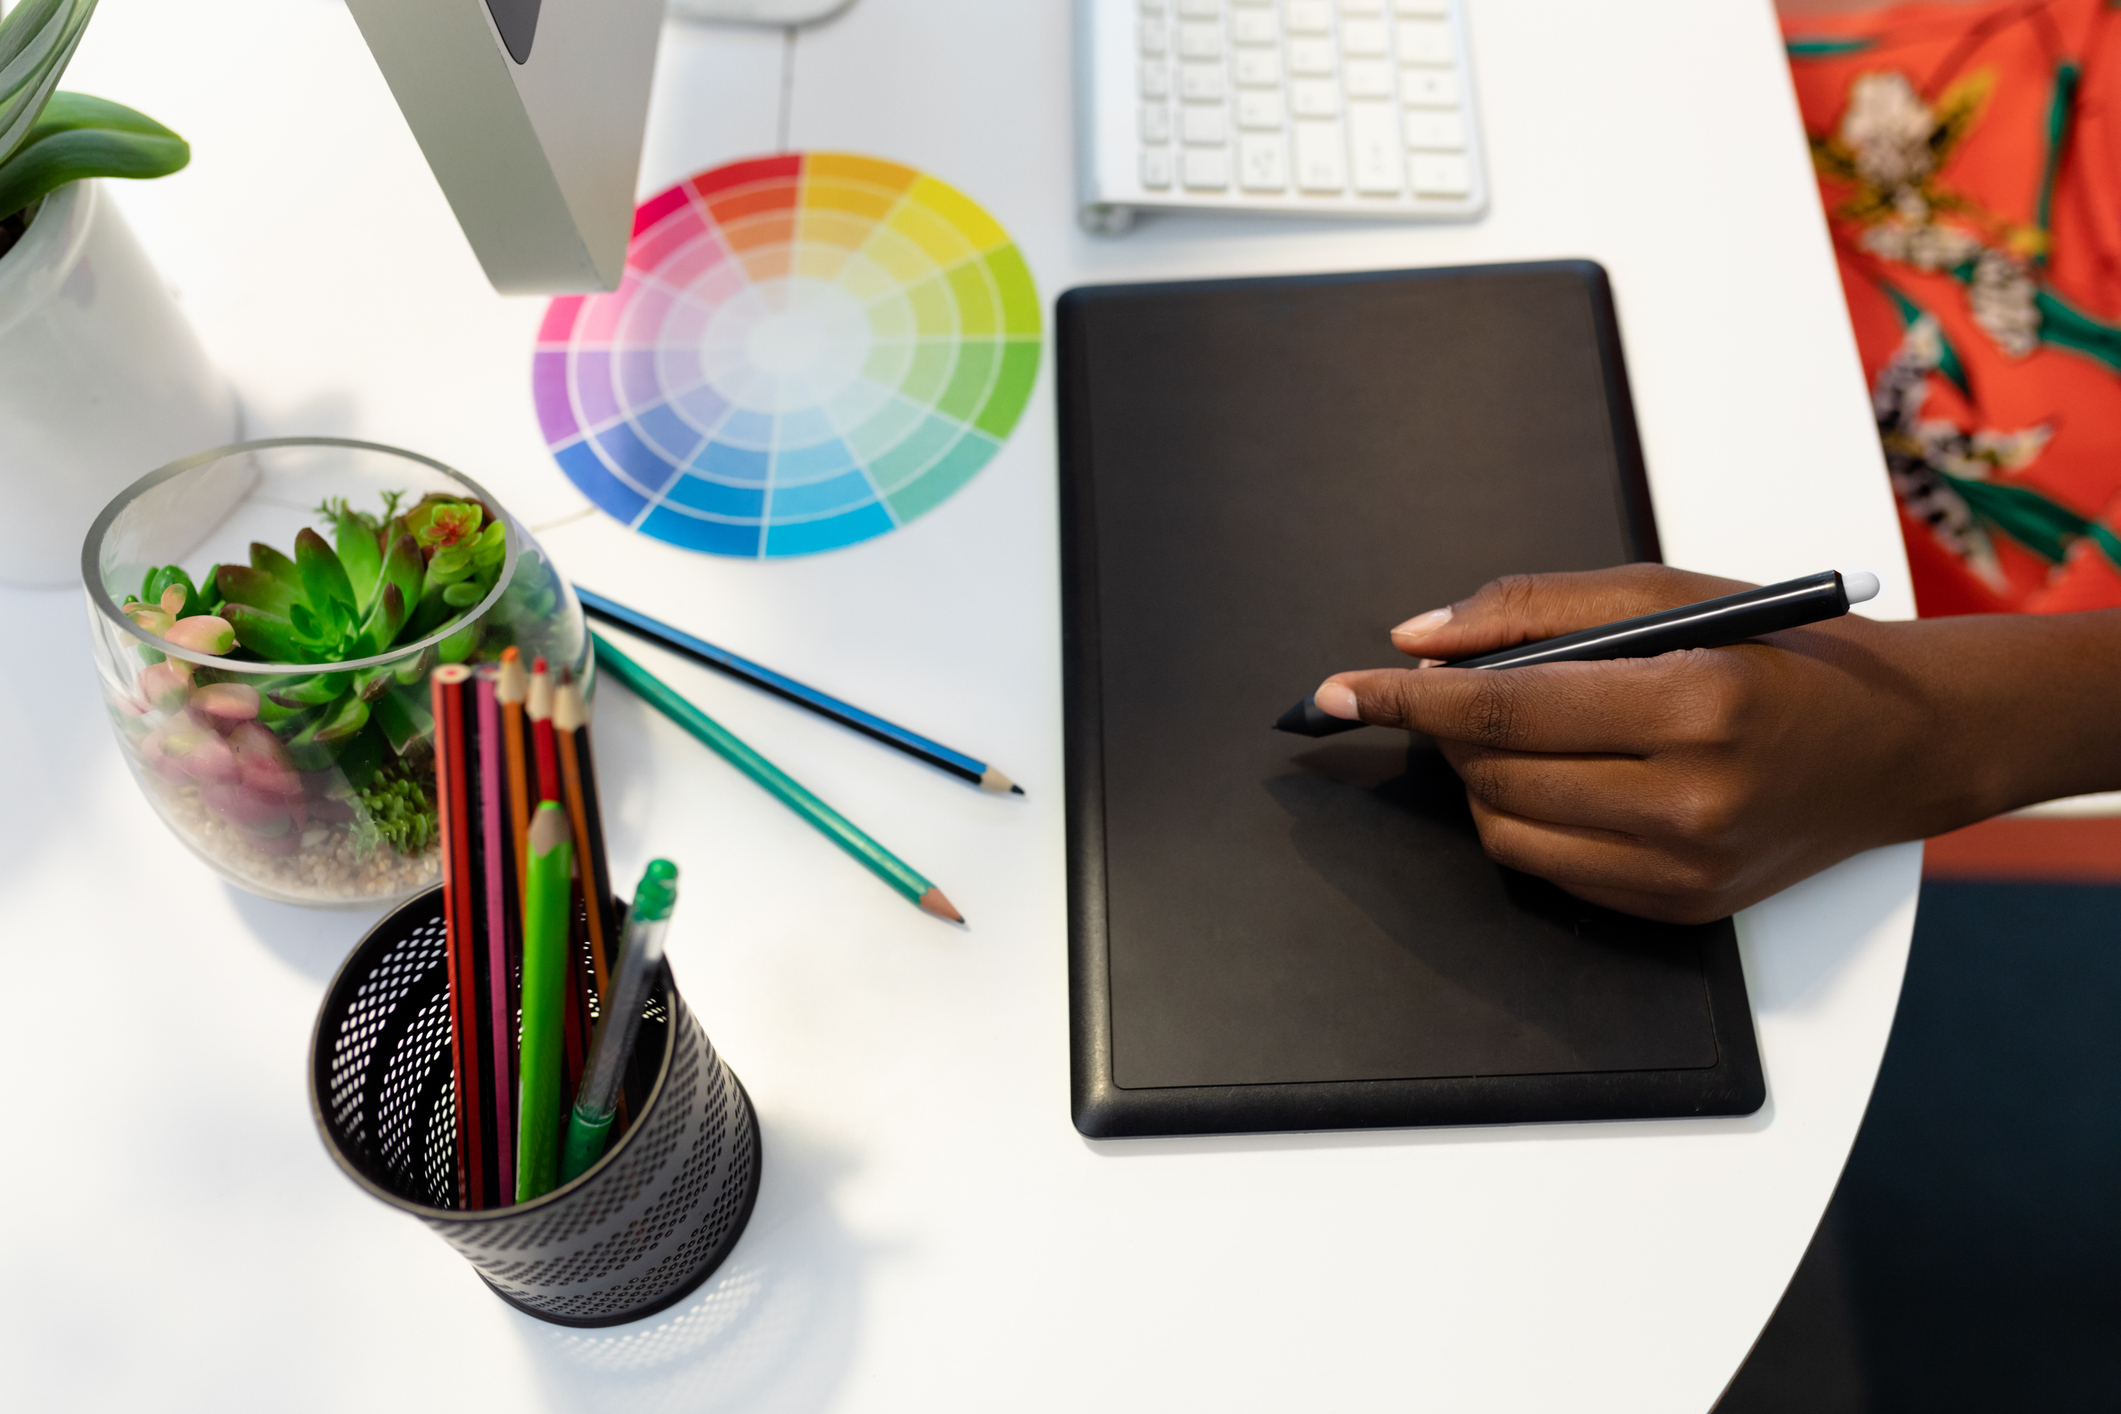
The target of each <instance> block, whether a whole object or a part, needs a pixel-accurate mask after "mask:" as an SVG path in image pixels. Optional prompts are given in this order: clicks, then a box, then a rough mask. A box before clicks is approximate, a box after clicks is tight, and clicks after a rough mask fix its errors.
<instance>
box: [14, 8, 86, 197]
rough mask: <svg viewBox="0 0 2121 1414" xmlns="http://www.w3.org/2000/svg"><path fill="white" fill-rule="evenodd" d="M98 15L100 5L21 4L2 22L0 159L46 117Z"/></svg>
mask: <svg viewBox="0 0 2121 1414" xmlns="http://www.w3.org/2000/svg"><path fill="white" fill-rule="evenodd" d="M95 11H96V0H23V3H22V4H20V5H17V6H16V7H15V8H14V10H13V11H11V12H10V13H9V14H8V15H7V16H6V17H5V18H4V19H0V156H6V155H9V154H12V153H13V152H14V150H15V149H16V148H17V147H18V146H20V145H21V143H22V140H23V138H24V137H25V136H26V135H27V134H28V133H29V130H30V128H31V127H32V126H33V125H34V124H35V123H36V121H37V115H38V114H40V113H42V112H43V111H44V105H45V103H46V102H47V101H48V100H49V99H50V98H51V96H52V91H53V90H54V89H56V88H57V87H58V86H59V75H60V74H61V73H62V72H63V71H64V70H65V68H66V64H67V61H68V60H69V59H72V58H73V57H74V48H75V46H76V45H78V44H80V42H81V32H82V31H83V30H85V29H87V28H88V20H89V16H90V15H92V14H94V13H95ZM0 214H8V215H12V214H13V209H12V208H11V209H10V210H9V211H7V212H5V213H0Z"/></svg>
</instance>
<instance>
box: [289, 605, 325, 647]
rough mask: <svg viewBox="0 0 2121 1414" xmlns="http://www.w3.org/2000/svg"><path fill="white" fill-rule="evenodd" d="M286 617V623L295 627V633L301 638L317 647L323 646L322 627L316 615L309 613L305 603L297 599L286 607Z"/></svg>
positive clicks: (309, 610)
mask: <svg viewBox="0 0 2121 1414" xmlns="http://www.w3.org/2000/svg"><path fill="white" fill-rule="evenodd" d="M287 617H288V621H289V622H291V623H292V624H293V625H294V626H295V632H296V633H298V634H300V635H302V637H303V638H305V639H307V640H308V641H309V642H310V643H311V644H313V645H315V646H317V647H322V646H323V643H324V625H323V624H322V623H320V622H319V621H318V619H317V616H316V614H315V613H314V612H313V611H311V609H310V607H309V605H308V604H307V603H305V602H304V601H302V600H300V599H297V600H296V601H295V602H294V603H293V604H291V605H289V606H288V610H287Z"/></svg>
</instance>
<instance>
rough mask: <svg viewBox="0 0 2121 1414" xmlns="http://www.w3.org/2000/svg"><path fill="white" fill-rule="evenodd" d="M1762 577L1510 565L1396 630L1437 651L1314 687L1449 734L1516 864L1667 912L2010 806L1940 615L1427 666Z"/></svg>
mask: <svg viewBox="0 0 2121 1414" xmlns="http://www.w3.org/2000/svg"><path fill="white" fill-rule="evenodd" d="M1748 587H1750V586H1747V585H1744V584H1741V583H1739V582H1737V581H1734V580H1727V579H1717V578H1713V577H1711V576H1708V575H1700V574H1690V573H1687V572H1685V571H1682V570H1676V569H1670V568H1666V567H1664V566H1661V565H1628V566H1623V567H1621V568H1617V569H1610V570H1598V571H1593V572H1590V573H1585V574H1552V575H1528V576H1518V577H1513V578H1508V579H1501V580H1497V581H1495V582H1493V583H1491V584H1489V585H1487V586H1485V587H1483V588H1482V589H1481V590H1480V591H1479V592H1477V593H1476V594H1474V595H1473V596H1472V597H1471V598H1469V599H1466V600H1463V601H1461V602H1460V603H1458V604H1455V605H1453V606H1451V607H1450V609H1448V610H1439V611H1432V612H1431V613H1429V614H1424V615H1421V616H1419V617H1417V618H1415V619H1410V620H1409V621H1408V622H1407V623H1405V624H1402V625H1400V627H1399V628H1397V629H1395V630H1393V643H1394V646H1396V647H1398V648H1399V649H1400V650H1401V651H1402V652H1404V653H1407V654H1408V655H1410V656H1414V657H1418V658H1421V659H1423V660H1425V661H1424V665H1423V666H1422V667H1421V668H1419V669H1414V670H1403V669H1386V670H1378V671H1370V672H1350V673H1340V674H1336V675H1335V676H1333V677H1332V678H1329V679H1327V681H1326V682H1325V684H1323V685H1322V686H1321V687H1320V688H1319V690H1318V692H1317V694H1316V698H1315V700H1316V701H1317V703H1318V706H1319V708H1320V709H1321V710H1323V711H1325V712H1327V713H1329V714H1331V715H1333V716H1336V717H1345V718H1350V719H1354V718H1360V719H1361V720H1362V721H1365V722H1369V723H1373V724H1375V725H1379V726H1395V727H1403V728H1406V729H1408V730H1411V731H1419V732H1425V733H1427V734H1429V735H1430V736H1432V737H1434V738H1435V739H1436V741H1437V744H1438V746H1439V747H1440V748H1441V749H1442V751H1443V753H1444V755H1445V756H1446V758H1448V759H1449V761H1450V763H1451V765H1452V766H1453V768H1455V769H1456V770H1457V772H1458V774H1459V776H1460V777H1461V778H1462V779H1463V780H1464V782H1465V786H1466V795H1467V799H1468V801H1469V803H1470V804H1471V806H1472V810H1473V818H1474V821H1475V823H1476V824H1477V825H1478V827H1479V829H1480V837H1481V843H1482V844H1483V846H1484V847H1485V848H1486V849H1487V852H1488V854H1489V855H1490V856H1491V857H1492V858H1494V859H1495V860H1496V861H1498V862H1499V863H1502V864H1505V865H1508V866H1510V867H1511V868H1514V869H1520V870H1523V871H1525V872H1526V873H1530V874H1537V875H1540V876H1542V877H1544V878H1547V879H1551V880H1552V881H1553V882H1555V883H1556V884H1559V885H1560V886H1561V887H1563V888H1564V889H1567V890H1568V891H1569V892H1571V893H1573V894H1576V895H1577V896H1579V897H1581V898H1584V899H1587V900H1589V901H1591V902H1593V903H1597V904H1602V905H1604V906H1607V907H1610V908H1615V909H1619V910H1621V911H1623V912H1627V913H1635V914H1640V915H1643V916H1645V917H1650V918H1658V919H1664V920H1667V921H1671V922H1705V921H1707V920H1710V919H1714V918H1720V917H1723V916H1724V915H1726V914H1728V913H1731V912H1733V911H1735V910H1737V909H1740V908H1743V907H1745V906H1746V905H1748V904H1751V903H1755V902H1758V901H1759V900H1760V899H1763V898H1765V897H1767V896H1768V895H1769V894H1772V893H1775V892H1777V891H1778V890H1780V889H1782V888H1784V887H1786V886H1788V885H1789V884H1792V883H1794V882H1796V881H1797V880H1799V879H1801V878H1804V877H1805V876H1807V875H1809V874H1812V873H1815V872H1817V871H1818V870H1820V869H1823V868H1825V867H1827V866H1828V865H1830V864H1833V863H1835V862H1837V861H1838V860H1841V859H1843V858H1846V857H1847V856H1849V855H1851V854H1855V853H1857V852H1858V851H1860V850H1864V849H1868V848H1871V847H1872V846H1875V845H1880V844H1886V843H1889V842H1892V841H1895V840H1902V839H1916V838H1921V837H1922V836H1924V835H1926V834H1931V833H1937V832H1939V831H1941V830H1943V829H1949V828H1953V827H1955V826H1956V825H1959V824H1963V823H1967V822H1968V821H1970V820H1974V819H1979V818H1981V817H1982V816H1983V815H1985V814H1988V813H1992V812H1993V810H1994V809H1998V808H2005V807H2004V806H2003V805H2001V804H1999V803H1997V802H1998V801H1999V800H2000V799H2001V798H2002V796H2003V794H2005V793H2007V787H2005V786H2004V785H2003V784H2002V783H2001V782H2000V781H1998V780H1997V779H1994V777H1993V773H1985V772H1983V771H1982V770H1980V769H1978V768H1977V767H1976V765H1975V763H1974V762H1973V761H1972V760H1970V759H1961V758H1962V757H1965V756H1966V755H1967V753H1964V752H1959V751H1957V750H1956V748H1955V744H1956V742H1957V740H1958V737H1957V735H1955V734H1954V733H1953V732H1951V731H1947V730H1946V729H1945V728H1946V725H1947V723H1948V721H1949V720H1950V719H1952V718H1953V717H1954V715H1955V713H1954V707H1955V705H1956V704H1955V703H1954V701H1953V699H1952V696H1951V694H1950V693H1949V692H1948V691H1943V690H1941V689H1940V683H1941V682H1943V681H1946V680H1948V679H1949V677H1950V674H1951V669H1952V667H1953V662H1952V659H1953V657H1954V651H1953V650H1952V649H1951V647H1950V645H1948V644H1944V643H1940V642H1938V641H1935V639H1936V636H1935V635H1929V636H1927V637H1926V636H1925V635H1924V634H1922V633H1921V632H1920V630H1921V629H1922V628H1924V627H1927V626H1923V625H1913V624H1885V623H1878V622H1874V621H1872V620H1869V619H1864V618H1859V617H1856V616H1853V615H1852V616H1849V617H1845V618H1841V619H1835V620H1829V621H1827V622H1825V623H1821V624H1816V625H1812V626H1810V627H1806V628H1800V629H1790V630H1786V631H1784V632H1781V633H1776V634H1772V635H1769V636H1768V637H1767V638H1765V639H1763V640H1759V641H1756V642H1750V643H1745V644H1738V645H1734V646H1732V647H1728V648H1716V649H1696V650H1692V651H1688V652H1681V653H1668V654H1665V655H1663V656H1662V657H1658V658H1649V659H1616V660H1613V661H1608V662H1598V663H1555V664H1548V665H1544V666H1536V667H1524V668H1510V669H1506V670H1488V671H1467V670H1455V669H1452V668H1450V667H1448V666H1430V665H1429V663H1430V662H1431V661H1433V660H1438V659H1454V658H1464V657H1469V656H1471V655H1473V654H1477V653H1486V652H1491V651H1493V650H1495V649H1499V648H1507V647H1510V646H1511V645H1513V644H1517V643H1522V642H1527V641H1529V640H1533V639H1539V638H1547V637H1551V636H1553V635H1555V634H1560V633H1567V632H1570V631H1572V630H1575V629H1582V628H1589V627H1592V626H1594V625H1597V624H1603V623H1610V622H1612V621H1613V620H1616V619H1624V618H1630V617H1633V616H1635V615H1638V614H1646V613H1651V612H1654V611H1656V610H1658V609H1668V608H1673V607H1677V606H1679V605H1682V604H1691V603H1696V602H1698V601H1700V600H1703V599H1710V598H1715V597H1717V596H1719V595H1724V594H1731V593H1735V592H1737V591H1739V590H1741V589H1745V588H1748ZM2021 622H2022V621H2021ZM1957 715H1959V716H1962V717H1963V716H1964V714H1963V713H1959V714H1957ZM1954 725H1956V723H1954Z"/></svg>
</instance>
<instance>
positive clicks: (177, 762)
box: [81, 437, 591, 907]
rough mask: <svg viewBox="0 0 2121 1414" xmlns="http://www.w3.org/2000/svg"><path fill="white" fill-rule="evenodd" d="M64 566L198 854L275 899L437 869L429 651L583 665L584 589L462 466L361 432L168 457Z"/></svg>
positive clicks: (143, 762)
mask: <svg viewBox="0 0 2121 1414" xmlns="http://www.w3.org/2000/svg"><path fill="white" fill-rule="evenodd" d="M364 517H365V518H366V519H365V520H364ZM364 540H365V541H366V542H367V545H366V548H365V549H364V547H363V541H364ZM168 566H176V567H178V568H179V569H181V570H182V571H184V576H183V578H182V579H181V580H180V579H178V578H177V577H175V576H173V575H172V574H171V573H170V572H169V571H168V570H167V569H166V568H165V567H168ZM217 570H218V572H215V571H217ZM81 571H82V577H83V579H84V580H85V581H86V584H87V587H88V601H89V632H90V636H91V637H92V639H93V640H94V646H95V655H96V666H97V671H98V676H99V678H100V681H101V686H102V689H103V700H104V702H105V704H106V706H107V707H108V708H109V711H110V717H111V724H112V726H113V727H114V728H115V729H116V731H117V734H118V742H119V745H120V746H121V747H122V748H123V749H124V752H125V757H126V760H127V761H128V762H130V763H131V765H132V769H133V774H134V776H135V777H137V778H138V780H139V782H140V787H141V789H142V790H144V791H145V792H146V793H147V798H148V799H149V800H150V801H152V802H153V803H154V806H155V809H156V810H157V811H158V812H159V813H160V814H161V816H162V818H163V820H164V821H165V822H166V823H167V824H168V825H169V827H170V829H172V830H174V831H175V832H176V834H177V838H179V839H181V840H182V841H184V843H185V844H186V845H188V846H190V847H191V850H192V852H193V853H194V854H197V855H198V856H199V857H200V858H201V859H203V860H205V861H206V862H207V864H209V865H210V866H212V867H213V868H214V869H215V870H217V871H218V872H219V873H221V874H222V875H223V876H224V877H226V878H227V879H229V880H231V881H232V882H234V883H236V884H238V885H240V886H241V887H243V888H245V889H248V890H250V891H251V892H252V893H256V894H261V895H263V896H264V897H266V898H272V899H279V900H281V901H283V902H287V903H297V904H307V905H311V906H322V907H353V906H373V905H379V904H391V903H394V902H396V901H398V900H400V899H404V898H406V897H409V896H410V895H412V894H415V893H417V892H419V891H420V890H421V889H424V888H426V887H428V886H429V885H431V884H433V883H434V882H435V881H436V879H437V878H438V877H439V876H440V872H441V866H440V856H439V854H438V852H437V848H436V824H437V822H436V816H435V780H434V719H433V714H432V712H431V711H430V710H429V705H428V704H429V702H430V701H431V698H430V693H429V686H428V674H429V673H430V672H432V671H433V669H434V668H435V666H436V665H437V664H440V663H471V664H476V663H483V662H490V661H493V660H495V659H498V658H499V657H500V655H501V652H502V650H503V649H505V648H507V647H509V646H510V645H513V646H515V647H516V648H518V649H519V650H520V651H521V653H522V655H523V659H524V663H525V666H526V667H527V666H528V665H529V663H530V661H531V660H533V659H535V658H538V657H544V658H546V659H549V660H550V662H551V665H552V667H553V669H554V670H555V671H557V670H558V669H560V668H562V667H565V668H569V669H571V670H572V671H573V672H574V673H575V674H576V675H577V676H582V675H584V674H585V673H586V671H587V669H588V666H589V634H588V630H587V627H586V625H585V624H584V623H583V620H582V609H581V606H580V605H579V604H578V603H577V602H576V601H575V597H574V591H573V590H572V589H571V588H569V587H568V585H567V582H566V581H565V580H564V579H562V578H561V577H560V575H559V574H558V572H556V571H555V570H554V569H553V567H552V564H551V562H550V561H549V560H548V559H546V557H545V555H544V553H543V551H541V550H540V549H539V548H538V545H537V542H536V541H534V540H532V539H531V537H530V534H529V532H528V531H526V530H525V529H524V528H523V526H522V525H521V524H520V523H518V522H517V521H516V520H515V519H514V518H513V517H512V516H510V515H509V514H508V512H507V511H506V510H505V509H503V508H502V507H501V505H500V504H499V503H498V502H496V501H495V500H494V498H493V497H492V496H490V495H488V494H487V493H486V492H485V490H483V489H482V488H481V487H480V486H479V485H478V484H477V483H476V482H474V481H472V480H471V479H470V478H469V477H466V476H462V475H460V474H458V473H457V472H454V471H452V470H450V469H449V468H448V467H446V466H444V465H442V464H441V463H440V462H438V461H433V460H431V459H429V458H427V457H422V456H417V455H415V454H413V453H411V452H404V451H399V450H396V449H395V448H391V447H383V446H377V445H375V444H374V443H369V442H353V441H345V440H342V439H338V438H330V437H283V438H275V439H272V440H269V441H259V442H241V443H237V444H235V445H233V446H228V447H220V448H216V449H215V450H213V451H210V452H201V453H199V454H198V455H196V456H191V457H186V458H184V459H183V460H182V461H178V462H175V463H172V464H171V465H169V466H166V467H164V468H162V469H161V470H160V471H156V472H152V473H150V474H148V475H147V476H144V477H142V478H141V479H140V480H138V481H136V482H134V483H133V484H132V485H131V486H130V487H129V488H127V489H126V490H125V491H124V492H123V493H121V494H120V495H119V496H118V498H117V499H116V500H114V501H112V502H111V503H110V505H109V506H107V507H105V508H104V511H103V514H102V515H100V516H98V517H97V518H96V523H95V525H94V526H92V527H91V528H90V530H89V533H88V540H87V543H86V544H85V545H83V547H82V550H81ZM150 576H152V577H153V582H152V583H150V582H149V581H150ZM172 583H174V584H175V586H176V587H175V588H171V587H170V585H171V584H172ZM216 598H219V599H220V600H221V602H220V603H218V604H217V603H214V602H213V601H214V600H215V599H216ZM129 601H131V602H129ZM590 686H591V685H590V684H589V683H587V682H584V684H583V687H584V689H585V691H586V690H588V688H589V687H590Z"/></svg>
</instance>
